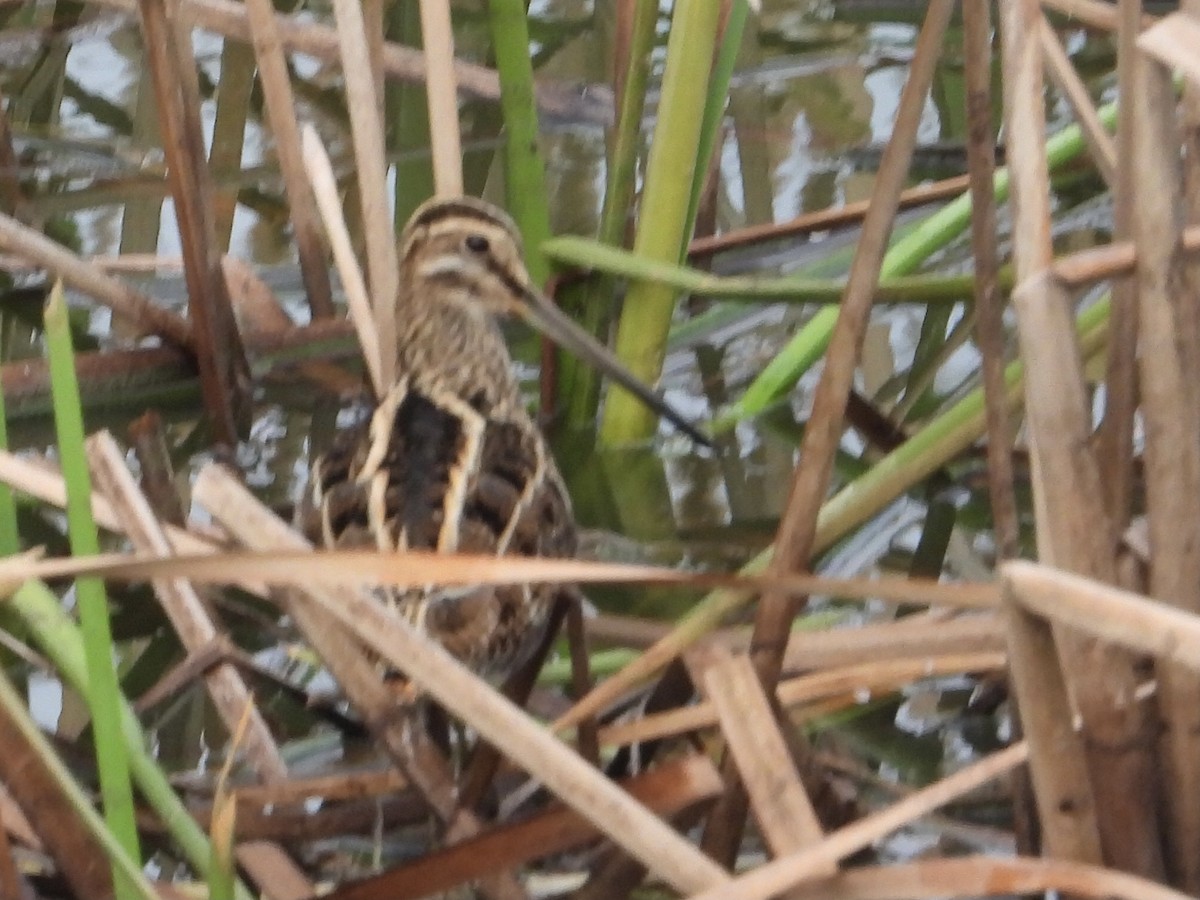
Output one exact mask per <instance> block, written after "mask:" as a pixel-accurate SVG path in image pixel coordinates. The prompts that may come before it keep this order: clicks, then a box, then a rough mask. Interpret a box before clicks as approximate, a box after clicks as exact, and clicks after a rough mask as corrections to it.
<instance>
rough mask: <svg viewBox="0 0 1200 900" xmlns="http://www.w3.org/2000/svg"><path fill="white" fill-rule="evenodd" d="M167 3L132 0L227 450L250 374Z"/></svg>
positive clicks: (207, 390) (209, 407)
mask: <svg viewBox="0 0 1200 900" xmlns="http://www.w3.org/2000/svg"><path fill="white" fill-rule="evenodd" d="M173 2H174V0H139V8H140V10H141V13H142V31H143V34H144V37H145V47H146V60H147V63H148V65H149V67H150V72H151V74H152V79H151V80H152V81H153V82H154V94H155V99H156V102H157V105H158V120H159V128H160V130H161V134H162V144H163V152H164V153H165V154H166V159H167V179H168V182H169V183H170V185H171V196H172V198H173V199H174V207H175V218H176V221H177V223H178V227H179V235H180V244H181V246H182V252H183V259H184V278H185V280H186V282H187V289H188V315H189V317H190V318H191V321H192V326H193V330H194V335H195V341H196V344H195V359H196V364H197V367H198V368H199V370H200V385H201V390H202V391H203V394H204V407H205V410H206V412H207V413H208V418H209V426H210V427H211V428H212V430H213V435H214V437H215V438H216V440H217V441H218V442H220V443H225V444H229V445H235V444H236V443H237V442H238V439H239V436H240V435H241V434H242V433H244V432H248V431H249V428H250V419H251V407H250V403H251V401H250V396H249V393H248V392H249V389H250V373H249V367H248V366H247V363H246V357H245V353H244V351H243V348H242V342H241V337H240V336H239V335H238V331H237V326H236V324H235V322H234V318H233V307H232V305H231V304H230V300H229V293H228V292H227V290H226V288H225V277H224V274H223V273H222V271H221V254H220V252H219V250H218V249H217V246H216V234H215V230H214V226H213V219H212V207H213V204H212V198H213V185H212V177H211V175H210V173H209V170H208V161H207V159H206V158H205V153H204V133H203V130H202V128H201V124H200V102H199V90H198V88H197V87H196V72H195V63H194V60H193V56H192V45H191V40H190V37H188V32H187V31H184V30H183V26H182V24H181V23H180V20H179V18H178V16H177V15H172V14H169V13H168V11H167V4H168V3H172V4H173Z"/></svg>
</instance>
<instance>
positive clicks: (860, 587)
mask: <svg viewBox="0 0 1200 900" xmlns="http://www.w3.org/2000/svg"><path fill="white" fill-rule="evenodd" d="M836 581H838V579H827V578H823V577H821V576H819V575H789V576H787V577H786V579H785V578H779V577H776V578H775V579H774V585H773V586H778V585H779V584H780V583H784V582H786V584H787V585H788V586H789V587H790V588H791V590H792V592H793V593H795V594H799V593H804V594H807V595H812V594H825V593H829V594H838V595H841V596H847V597H849V596H859V597H864V598H865V597H878V598H880V599H889V600H892V601H899V602H925V603H935V604H946V605H950V606H963V607H980V606H985V605H986V606H989V607H990V606H992V605H993V604H994V602H995V601H997V600H998V599H999V594H998V593H996V592H995V589H994V587H990V586H987V585H979V584H976V585H971V586H970V595H969V596H968V595H967V594H966V593H962V591H963V589H964V588H967V585H963V584H959V585H951V584H945V585H936V588H937V591H938V594H937V596H934V595H930V594H924V592H923V591H920V590H914V588H916V587H917V585H918V584H922V582H917V581H915V580H914V579H897V578H887V579H879V580H869V581H864V580H859V579H849V580H845V581H842V582H841V585H840V587H835V585H834V583H835V582H836ZM744 584H745V582H743V585H744ZM885 584H886V587H885ZM923 584H924V585H926V586H928V587H931V588H932V587H935V583H933V582H923ZM851 585H856V587H851ZM848 589H849V590H848ZM747 593H748V592H747V591H746V590H745V589H744V587H741V588H738V589H731V590H728V591H726V592H725V594H726V596H727V597H729V598H730V600H731V601H732V602H731V606H733V607H734V608H740V606H741V605H742V601H743V598H744V597H745V596H746V594H747ZM902 594H907V595H909V596H910V597H911V598H912V600H909V601H905V600H900V596H901V595H902ZM918 597H920V598H921V599H917V598H918ZM964 601H965V602H964ZM835 633H836V632H834V634H835ZM856 634H857V632H856ZM697 637H698V636H697V635H696V634H695V633H691V632H687V633H684V632H680V631H678V630H676V629H671V630H669V631H667V633H666V634H664V635H663V636H662V637H661V638H659V639H658V640H657V641H656V642H655V643H654V645H653V646H651V647H649V648H648V649H647V650H646V651H645V652H644V653H642V654H641V655H640V656H638V657H637V658H636V659H634V660H633V661H632V662H630V663H629V664H628V665H626V666H624V667H623V668H622V669H621V671H620V672H619V673H617V674H616V675H614V676H612V677H610V678H608V679H606V680H604V681H602V682H600V684H598V685H597V686H596V687H595V688H593V689H592V691H591V692H590V693H589V694H588V695H587V696H586V697H583V698H582V699H580V700H578V701H576V703H575V704H574V705H573V706H572V707H571V708H570V709H569V710H567V711H566V712H565V713H563V714H562V715H561V716H559V717H558V719H556V720H555V722H554V724H553V726H552V728H553V730H555V731H560V730H562V729H565V728H569V727H571V726H573V725H575V724H577V723H578V722H580V721H581V720H582V719H584V718H586V717H587V716H592V715H596V714H597V713H599V712H600V711H602V710H603V709H605V708H606V707H608V706H609V705H610V704H612V703H614V702H616V700H617V699H619V698H620V697H621V696H623V695H624V694H625V693H627V692H628V691H630V690H633V689H634V688H636V687H638V686H639V685H640V684H642V682H644V681H645V680H647V679H648V678H650V677H651V676H652V675H655V674H657V673H658V672H660V671H662V670H663V669H664V668H666V666H667V665H669V664H670V663H671V662H672V661H673V660H675V659H676V658H678V657H679V655H680V654H681V653H683V651H684V650H686V649H687V648H688V647H689V646H691V644H692V643H693V642H694V641H695V640H697ZM786 640H787V642H788V643H787V650H786V651H785V652H787V653H789V654H790V653H791V647H792V644H793V642H803V641H804V640H805V638H804V636H803V633H800V632H797V633H796V634H792V635H790V636H789V637H788V638H787V639H786ZM833 640H837V639H836V638H833ZM814 650H815V651H816V652H820V649H819V648H814ZM803 665H804V661H803V659H799V660H797V661H796V667H799V666H803Z"/></svg>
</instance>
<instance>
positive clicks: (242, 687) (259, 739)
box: [87, 431, 287, 782]
mask: <svg viewBox="0 0 1200 900" xmlns="http://www.w3.org/2000/svg"><path fill="white" fill-rule="evenodd" d="M87 453H88V462H89V464H90V466H91V469H92V476H93V477H94V478H95V479H96V484H97V487H98V488H99V489H100V490H101V491H103V492H104V493H105V494H107V495H108V497H109V499H110V500H111V501H112V503H113V505H114V507H115V509H116V511H117V516H118V518H119V519H120V520H121V523H122V524H123V525H124V526H125V533H126V534H128V535H129V538H130V540H131V541H132V542H133V545H134V548H135V549H137V550H140V551H143V552H149V553H154V554H156V555H158V556H170V555H171V553H172V552H173V551H172V549H171V544H170V542H169V541H168V540H167V536H166V534H165V533H164V532H163V530H162V526H161V525H160V524H159V523H158V520H157V519H156V518H155V516H154V512H153V511H152V510H151V509H150V504H149V503H147V502H146V498H145V496H143V494H142V492H141V491H140V490H138V487H137V484H136V482H134V480H133V475H131V474H130V472H129V469H128V468H126V466H125V460H124V456H123V455H122V453H121V450H120V448H118V447H117V442H116V441H114V440H113V438H112V435H110V434H109V433H108V432H106V431H101V432H99V433H98V434H96V435H93V436H92V437H91V438H89V439H88V442H87ZM152 584H153V586H154V592H155V593H156V594H157V595H158V597H159V599H160V600H161V601H162V605H163V609H164V611H165V612H166V613H167V617H168V618H169V619H170V620H171V624H172V625H173V626H174V628H175V632H176V633H177V634H178V635H179V640H180V641H181V642H182V643H183V646H184V647H185V648H186V649H187V650H188V651H189V652H199V651H200V650H201V649H203V648H204V647H206V646H208V645H209V644H211V643H213V642H214V641H220V640H223V639H224V634H223V633H222V632H221V630H220V629H219V628H218V627H217V625H216V624H215V623H214V622H213V620H212V618H211V617H210V616H209V614H208V610H206V609H205V607H204V603H203V602H202V601H201V600H200V597H199V596H198V595H197V594H196V591H195V589H194V588H193V587H192V586H191V585H190V584H189V583H188V582H187V581H185V580H183V579H181V578H179V579H170V580H157V581H154V582H152ZM204 682H205V685H206V686H207V688H208V692H209V694H210V695H211V697H212V700H213V705H214V706H215V707H216V709H217V712H218V714H219V715H220V716H221V720H222V721H223V722H224V723H225V727H226V728H227V729H228V730H229V733H230V734H231V735H232V734H236V733H238V730H239V723H240V721H241V719H242V717H243V715H246V716H247V721H246V725H245V726H244V728H245V730H244V732H242V734H243V737H242V747H243V748H244V750H245V752H246V755H247V757H248V758H249V760H250V763H251V765H252V766H253V767H254V769H255V771H256V772H257V773H258V775H259V777H260V778H262V779H263V780H264V781H268V782H270V781H281V780H283V779H285V778H287V765H286V764H285V763H284V761H283V756H282V755H281V754H280V752H279V747H278V746H277V745H276V743H275V739H274V738H273V737H272V736H271V730H270V729H269V728H268V727H267V723H266V721H265V720H264V719H263V717H262V713H261V712H260V711H259V709H258V706H257V705H256V704H255V703H254V696H253V694H251V693H250V690H249V689H248V688H247V687H246V683H245V682H244V681H242V676H241V674H240V673H239V672H238V670H237V669H236V668H235V667H234V666H232V665H230V664H229V663H221V664H219V665H217V666H215V667H213V668H212V669H210V670H209V671H208V672H207V673H206V674H205V676H204ZM247 710H248V712H247Z"/></svg>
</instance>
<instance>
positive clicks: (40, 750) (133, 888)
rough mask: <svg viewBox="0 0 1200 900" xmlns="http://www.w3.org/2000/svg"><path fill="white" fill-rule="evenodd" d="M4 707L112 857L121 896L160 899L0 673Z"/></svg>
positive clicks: (76, 810) (80, 817)
mask: <svg viewBox="0 0 1200 900" xmlns="http://www.w3.org/2000/svg"><path fill="white" fill-rule="evenodd" d="M0 705H3V706H4V709H5V714H6V715H7V717H8V719H9V720H10V721H11V722H12V723H13V724H14V725H16V727H17V729H18V730H19V731H20V732H21V736H22V737H23V738H24V740H25V742H26V743H27V744H29V746H30V747H31V748H33V749H34V750H35V751H37V754H38V756H40V757H41V758H42V761H43V762H44V763H45V765H46V770H47V771H48V772H49V774H50V776H51V777H52V778H53V779H54V781H55V782H56V783H57V784H58V787H59V790H60V791H61V792H62V795H63V797H65V798H66V800H67V802H68V803H70V804H71V807H72V809H73V810H74V812H75V815H76V816H77V817H78V819H79V821H80V822H82V823H83V827H84V828H86V829H87V830H88V833H89V834H91V835H92V837H94V838H95V839H96V842H97V843H98V844H100V846H101V847H103V848H104V852H105V853H107V854H108V859H109V862H111V863H112V867H113V879H114V889H115V890H116V891H117V894H118V896H122V895H124V896H136V897H140V898H142V900H158V894H157V893H156V892H155V890H154V888H153V887H152V886H151V885H150V882H148V881H147V880H146V876H145V875H143V874H142V870H141V867H140V866H139V865H138V864H137V863H136V862H134V860H133V858H132V857H130V855H129V853H128V852H126V850H125V847H124V846H123V845H122V844H121V842H120V841H118V840H117V838H116V837H115V836H114V835H113V833H112V832H111V831H110V830H109V829H108V828H106V827H105V825H104V822H103V820H101V818H100V816H99V815H98V814H97V813H96V810H95V809H93V808H92V802H91V800H90V799H89V798H88V796H87V794H85V793H84V791H83V788H81V787H80V786H79V785H78V783H76V781H75V778H74V776H73V775H71V773H70V771H68V769H67V767H66V766H65V765H63V762H62V760H61V759H59V758H58V754H57V753H55V752H54V748H53V747H52V746H50V742H49V741H48V740H46V736H45V735H44V734H42V730H41V729H40V728H38V727H37V723H36V722H34V721H33V719H32V718H31V717H30V715H29V710H28V709H26V707H25V701H24V700H23V699H22V697H21V695H20V694H18V693H17V689H16V688H15V687H13V683H12V682H11V681H9V679H8V676H7V675H5V674H4V672H3V671H2V670H0Z"/></svg>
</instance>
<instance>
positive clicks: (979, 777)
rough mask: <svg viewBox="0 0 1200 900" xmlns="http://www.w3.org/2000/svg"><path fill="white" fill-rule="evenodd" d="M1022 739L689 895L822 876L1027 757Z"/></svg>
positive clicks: (765, 887) (752, 889)
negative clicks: (805, 845)
mask: <svg viewBox="0 0 1200 900" xmlns="http://www.w3.org/2000/svg"><path fill="white" fill-rule="evenodd" d="M1028 752H1029V751H1028V747H1027V746H1026V744H1025V743H1024V742H1023V741H1022V742H1021V743H1018V744H1013V745H1012V746H1011V747H1008V748H1007V749H1004V750H1000V751H998V752H996V753H993V754H991V755H990V756H985V757H984V758H983V759H981V760H979V761H978V762H975V763H972V764H971V765H969V766H967V767H965V768H963V769H960V770H959V771H958V772H955V773H954V774H953V775H948V776H947V777H945V778H943V779H942V780H941V781H937V782H934V783H933V784H931V785H929V786H928V787H926V788H922V789H921V790H919V791H914V792H913V793H912V794H910V795H909V796H907V797H905V798H904V799H903V800H900V801H898V802H896V803H894V804H892V805H891V806H889V807H888V808H887V809H885V810H882V811H881V812H877V813H874V814H872V815H870V816H867V817H866V818H865V819H860V820H859V821H857V822H855V823H853V824H852V825H847V826H846V827H845V828H840V829H838V830H837V831H835V832H833V833H832V834H830V835H829V836H828V837H827V838H826V839H825V840H824V841H822V842H821V843H820V844H818V845H817V846H815V847H813V848H811V849H808V850H802V851H800V852H799V853H793V854H791V855H789V856H784V857H781V858H779V859H776V860H773V861H772V862H768V863H764V864H763V865H761V866H759V867H757V868H755V869H752V870H751V871H750V872H748V873H746V874H744V875H740V876H738V877H737V878H735V879H734V880H733V881H732V882H730V883H728V884H725V885H722V886H720V887H717V888H714V889H712V890H708V891H704V892H703V893H699V894H694V895H692V896H691V897H690V898H689V900H767V898H769V897H773V896H775V895H777V894H780V893H782V892H783V891H786V890H789V889H790V888H793V887H796V886H798V885H800V884H803V883H805V882H807V881H812V880H814V879H819V878H821V877H822V874H823V873H825V872H827V869H828V867H829V866H830V865H831V864H832V865H836V864H837V863H838V862H840V861H841V860H843V859H845V858H846V857H847V856H850V855H851V854H853V853H857V852H858V851H859V850H862V849H864V848H866V847H869V846H870V845H871V844H873V843H874V842H875V841H878V840H879V839H880V838H883V837H886V836H887V835H888V834H890V833H891V832H893V831H895V830H896V829H898V828H902V827H903V826H905V825H907V824H909V823H910V822H912V821H914V820H916V819H918V818H920V817H921V816H923V815H926V814H928V813H930V812H933V811H934V810H935V809H938V808H939V807H941V806H945V805H946V804H947V803H950V802H952V801H954V800H957V799H959V798H960V797H962V796H964V795H965V794H968V793H970V792H971V791H973V790H975V789H976V788H978V787H981V786H982V785H984V784H987V783H988V782H989V781H993V780H994V779H996V778H999V777H1001V776H1003V775H1005V774H1007V773H1008V772H1011V771H1012V770H1013V769H1015V768H1016V767H1017V766H1019V765H1021V764H1022V763H1024V762H1025V760H1026V758H1027V757H1028Z"/></svg>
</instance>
